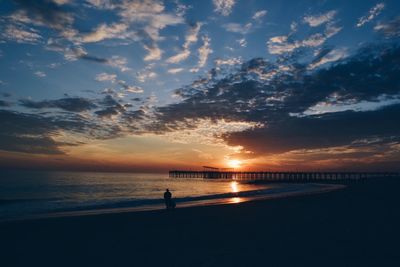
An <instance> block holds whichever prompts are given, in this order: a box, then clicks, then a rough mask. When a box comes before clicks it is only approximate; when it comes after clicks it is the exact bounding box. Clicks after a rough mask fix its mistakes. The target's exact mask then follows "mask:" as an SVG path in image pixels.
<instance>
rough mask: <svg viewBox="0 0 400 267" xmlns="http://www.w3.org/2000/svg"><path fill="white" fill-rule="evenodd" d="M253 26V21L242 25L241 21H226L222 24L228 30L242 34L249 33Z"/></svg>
mask: <svg viewBox="0 0 400 267" xmlns="http://www.w3.org/2000/svg"><path fill="white" fill-rule="evenodd" d="M252 26H253V24H252V23H247V24H245V25H242V24H240V23H226V24H223V25H222V27H223V28H224V29H225V30H227V31H228V32H234V33H240V34H247V33H249V32H250V30H251V27H252Z"/></svg>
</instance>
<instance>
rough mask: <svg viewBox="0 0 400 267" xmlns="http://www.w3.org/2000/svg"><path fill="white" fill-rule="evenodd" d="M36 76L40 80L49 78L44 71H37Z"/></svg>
mask: <svg viewBox="0 0 400 267" xmlns="http://www.w3.org/2000/svg"><path fill="white" fill-rule="evenodd" d="M34 74H35V75H36V76H37V77H39V78H44V77H46V76H47V75H46V73H44V72H43V71H36V72H35V73H34Z"/></svg>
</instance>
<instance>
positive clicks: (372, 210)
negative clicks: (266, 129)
mask: <svg viewBox="0 0 400 267" xmlns="http://www.w3.org/2000/svg"><path fill="white" fill-rule="evenodd" d="M399 188H400V179H399V178H393V179H383V180H371V181H367V182H363V183H359V184H352V185H349V186H347V187H346V188H343V189H342V190H336V191H333V192H330V193H327V194H314V195H303V196H295V197H289V198H280V199H272V200H259V201H251V202H243V203H238V204H236V205H218V206H198V207H191V208H182V209H176V210H160V211H144V212H127V213H115V214H101V215H95V216H76V217H62V218H49V219H41V220H32V221H19V222H14V223H3V224H0V236H1V237H2V242H0V244H1V247H0V251H1V252H2V255H3V257H2V258H1V259H0V263H1V264H2V266H160V265H161V266H171V267H172V266H175V267H176V266H335V267H337V266H399V264H400V255H399V253H398V249H399V245H398V240H399V238H400V228H399V227H398V225H400V213H399V212H398V211H399V208H398V204H397V203H400V196H399V194H398V189H399Z"/></svg>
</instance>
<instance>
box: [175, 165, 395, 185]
mask: <svg viewBox="0 0 400 267" xmlns="http://www.w3.org/2000/svg"><path fill="white" fill-rule="evenodd" d="M398 175H399V174H398V173H396V172H273V171H257V172H252V171H243V172H241V171H231V170H229V171H219V169H217V168H214V169H212V168H208V167H207V168H204V170H203V171H184V170H173V171H170V172H169V177H171V178H202V179H231V180H248V181H271V182H274V181H279V182H316V181H355V180H363V179H367V178H380V177H382V178H383V177H392V176H398Z"/></svg>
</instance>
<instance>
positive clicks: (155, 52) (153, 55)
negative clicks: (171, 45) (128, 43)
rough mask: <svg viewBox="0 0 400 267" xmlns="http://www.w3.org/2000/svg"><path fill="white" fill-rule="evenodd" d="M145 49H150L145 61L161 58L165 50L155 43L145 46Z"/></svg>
mask: <svg viewBox="0 0 400 267" xmlns="http://www.w3.org/2000/svg"><path fill="white" fill-rule="evenodd" d="M144 49H146V50H147V51H148V54H147V55H146V56H145V57H144V61H152V60H160V59H161V55H162V53H163V51H162V50H161V49H160V48H159V47H158V46H157V45H155V44H153V45H151V46H147V45H145V46H144Z"/></svg>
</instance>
